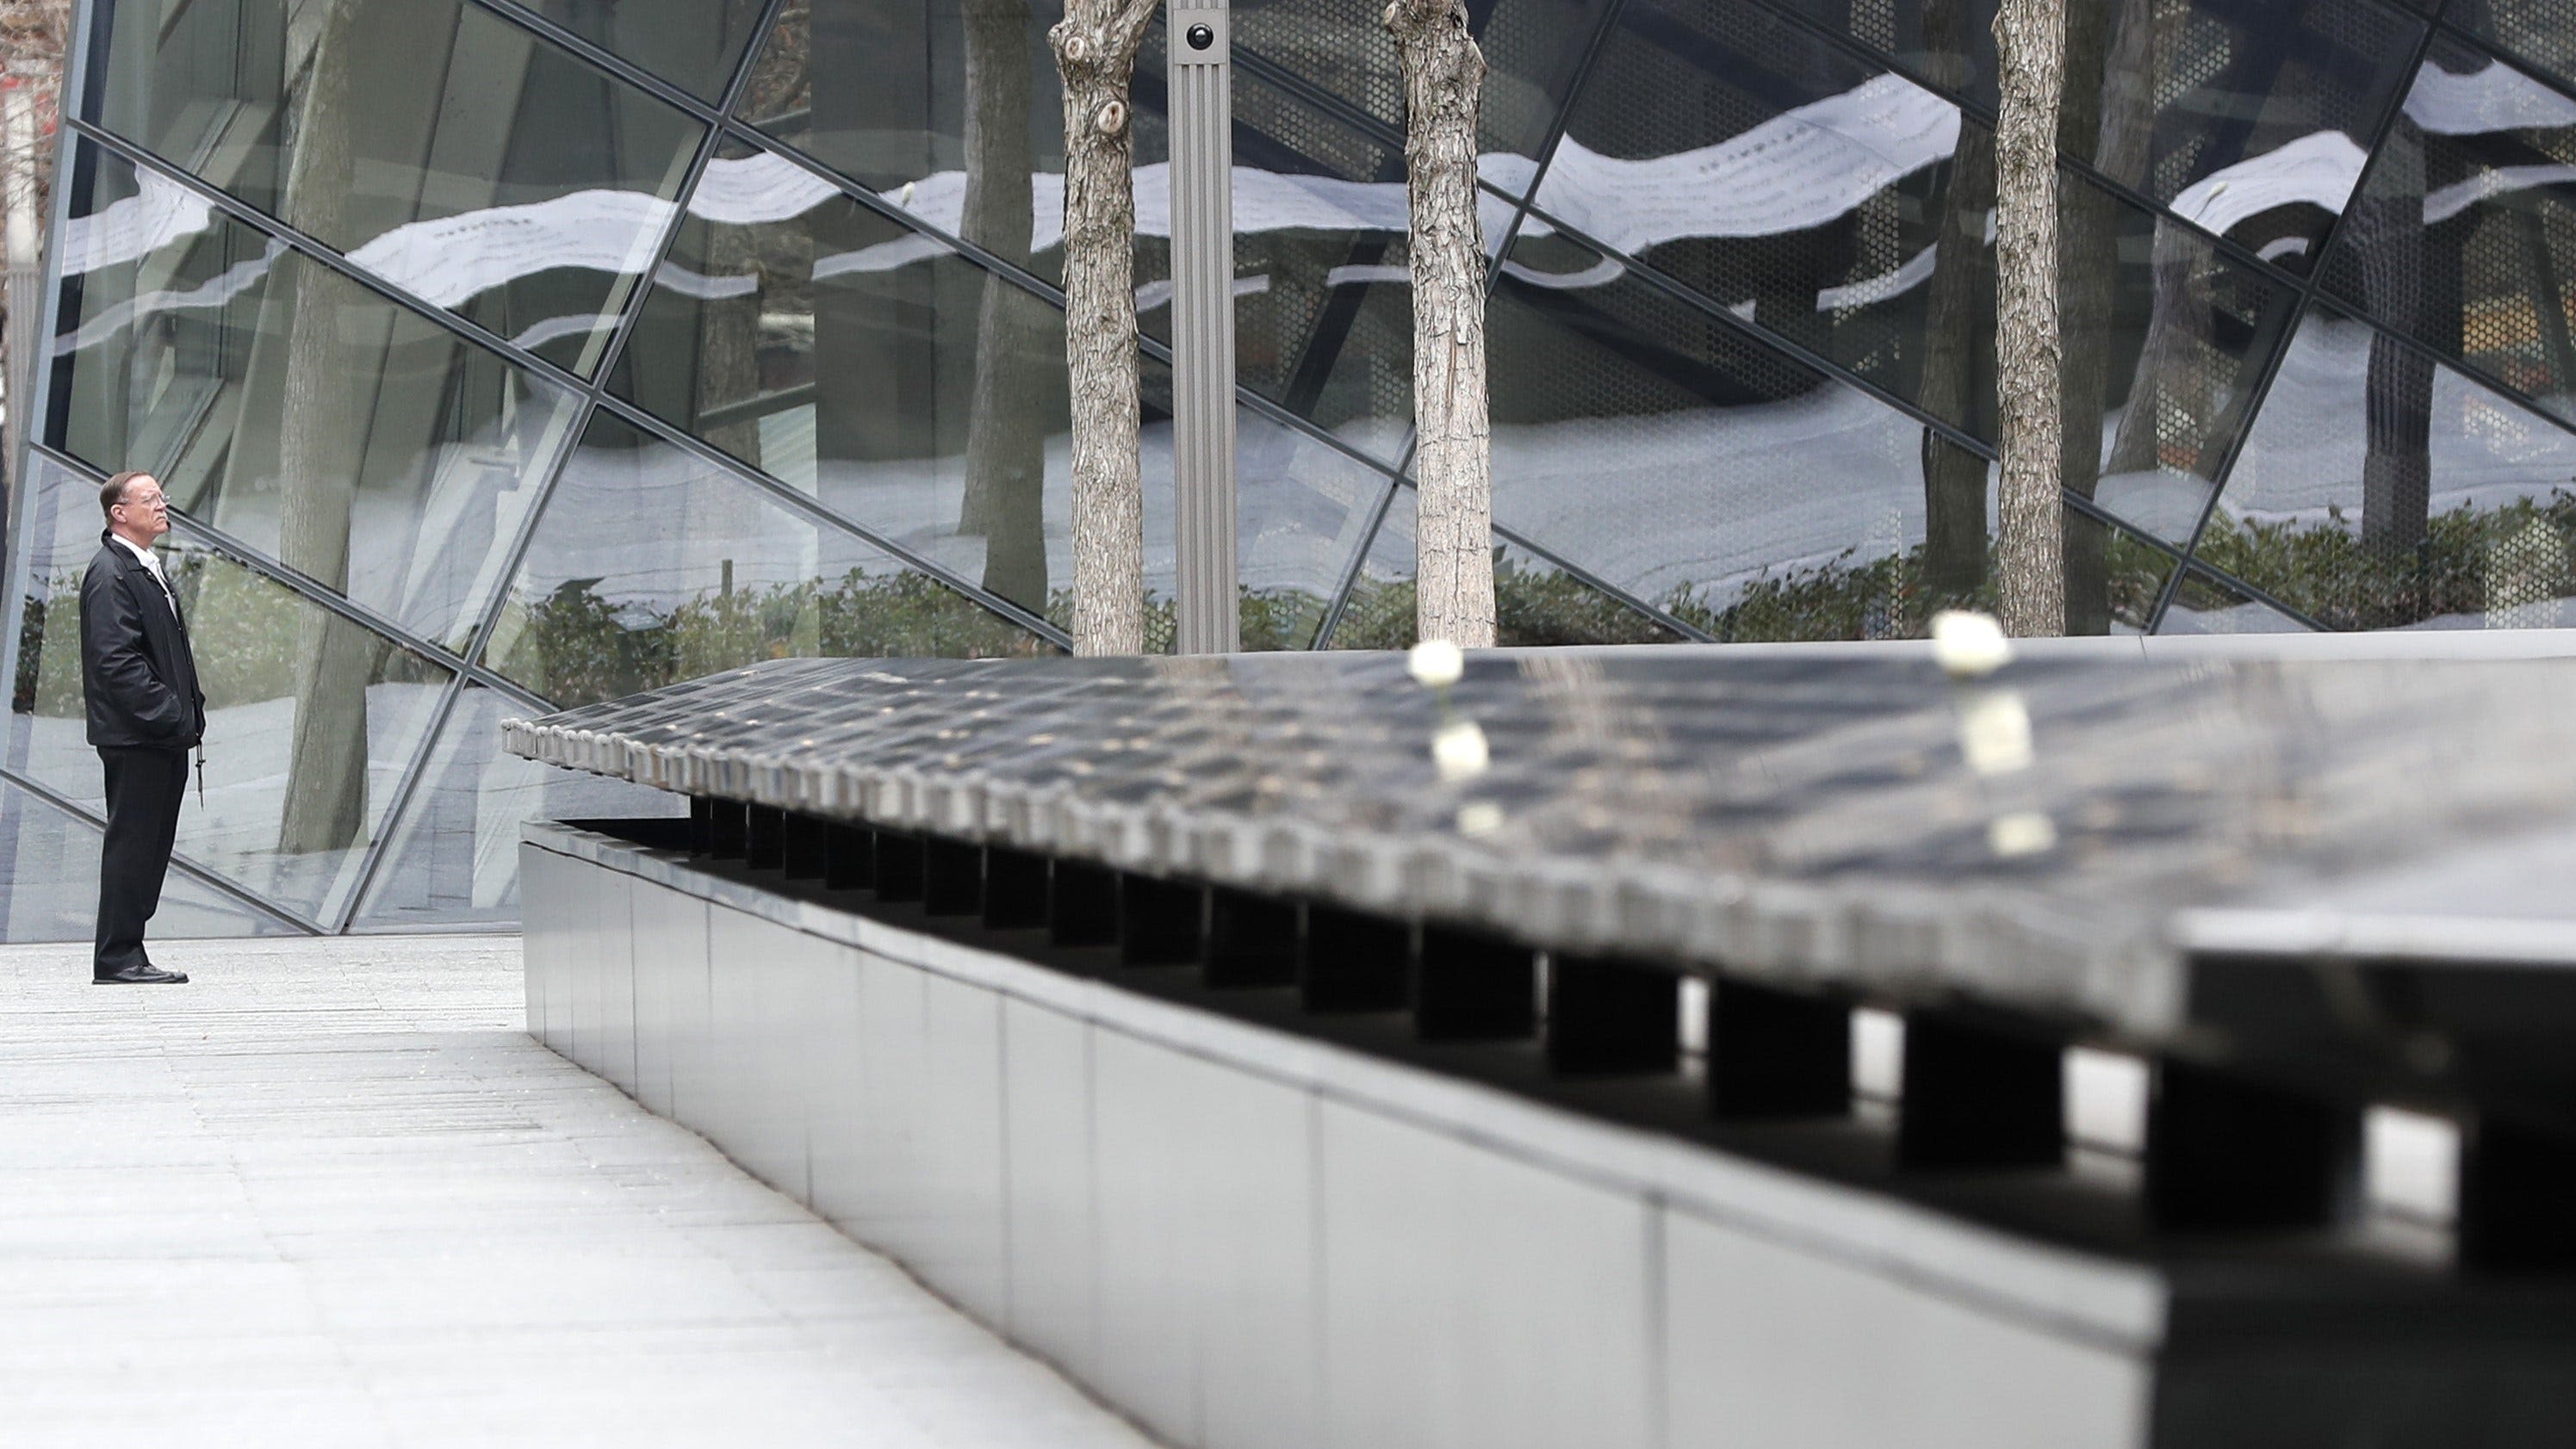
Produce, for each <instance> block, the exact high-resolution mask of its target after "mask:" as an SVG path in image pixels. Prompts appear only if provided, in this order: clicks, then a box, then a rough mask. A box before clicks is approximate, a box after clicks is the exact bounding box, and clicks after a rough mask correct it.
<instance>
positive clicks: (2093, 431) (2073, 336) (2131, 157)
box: [2058, 0, 2207, 634]
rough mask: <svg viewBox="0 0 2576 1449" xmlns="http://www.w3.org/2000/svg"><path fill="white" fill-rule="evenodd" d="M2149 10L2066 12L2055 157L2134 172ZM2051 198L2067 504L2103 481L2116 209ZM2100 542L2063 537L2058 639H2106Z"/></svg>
mask: <svg viewBox="0 0 2576 1449" xmlns="http://www.w3.org/2000/svg"><path fill="white" fill-rule="evenodd" d="M2152 9H2153V7H2152V6H2151V5H2150V4H2149V3H2148V0H2105V3H2102V4H2091V5H2076V6H2071V7H2069V8H2068V10H2067V12H2066V90H2065V94H2064V96H2063V97H2062V98H2061V99H2060V101H2059V111H2058V149H2059V150H2061V151H2063V152H2067V153H2069V154H2075V155H2080V154H2083V146H2084V142H2085V139H2086V138H2093V139H2094V140H2095V149H2094V152H2093V154H2094V157H2095V161H2096V164H2097V165H2099V166H2101V167H2102V169H2103V170H2105V171H2107V172H2109V173H2110V174H2112V175H2114V176H2130V175H2136V174H2139V173H2141V172H2142V171H2144V169H2145V168H2146V166H2147V164H2148V160H2149V152H2150V150H2151V148H2152V145H2153V142H2154V139H2155V119H2156V111H2155V95H2154V90H2153V76H2154V72H2153V70H2152V68H2151V67H2152V57H2151V56H2150V54H2149V51H2150V49H2151V47H2152V44H2153V41H2154V38H2155V21H2154V18H2153V15H2152V13H2151V12H2152ZM2058 195H2059V197H2060V201H2059V206H2058V257H2059V272H2060V275H2059V278H2058V309H2059V315H2060V316H2061V317H2062V318H2063V319H2064V324H2063V326H2062V328H2061V333H2062V335H2063V337H2064V339H2065V364H2064V366H2065V372H2064V377H2065V386H2064V391H2063V394H2062V398H2061V402H2060V408H2061V417H2062V418H2063V430H2064V434H2065V441H2064V443H2063V444H2062V446H2061V449H2060V451H2061V454H2062V457H2063V459H2064V462H2063V473H2062V478H2061V482H2062V484H2063V486H2064V487H2065V488H2066V490H2067V491H2068V492H2070V493H2073V494H2075V495H2076V496H2077V497H2079V498H2091V497H2093V496H2094V495H2095V493H2096V492H2097V490H2098V489H2099V488H2100V485H2101V480H2102V420H2103V413H2104V411H2105V410H2106V407H2107V403H2108V399H2109V395H2110V388H2111V378H2112V374H2111V365H2112V356H2111V351H2112V338H2113V336H2114V335H2115V323H2116V321H2117V317H2116V313H2117V309H2118V306H2119V301H2120V204H2119V202H2118V201H2117V200H2115V199H2114V198H2113V197H2112V195H2111V193H2109V192H2108V191H2105V190H2103V189H2102V188H2100V187H2098V186H2088V185H2084V184H2081V183H2075V184H2061V185H2060V187H2059V188H2058ZM2160 225H2161V224H2160ZM2203 315H2204V316H2206V315H2207V311H2206V307H2205V306H2204V308H2203ZM2106 537H2107V535H2106V534H2105V533H2104V532H2103V531H2102V530H2101V529H2098V528H2083V529H2069V530H2067V533H2066V632H2067V633H2069V634H2102V633H2107V632H2109V630H2110V627H2111V578H2110V565H2109V559H2108V557H2107V556H2106V555H2105V553H2104V541H2105V539H2106Z"/></svg>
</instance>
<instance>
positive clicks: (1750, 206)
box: [1507, 0, 2294, 539]
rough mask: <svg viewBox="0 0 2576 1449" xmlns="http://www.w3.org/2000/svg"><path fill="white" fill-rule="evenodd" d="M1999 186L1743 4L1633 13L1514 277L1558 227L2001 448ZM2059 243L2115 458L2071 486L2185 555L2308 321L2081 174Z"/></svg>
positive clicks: (2093, 391) (1917, 103) (1572, 131)
mask: <svg viewBox="0 0 2576 1449" xmlns="http://www.w3.org/2000/svg"><path fill="white" fill-rule="evenodd" d="M1675 97H1686V98H1687V103H1686V104H1684V103H1675V100H1674V98H1675ZM1993 175H1994V146H1993V139H1992V137H1991V135H1990V134H1989V133H1988V132H1987V130H1986V129H1985V128H1984V127H1983V126H1982V125H1980V124H1978V123H1976V122H1974V121H1970V120H1963V119H1962V118H1961V117H1960V114H1959V111H1958V108H1957V107H1956V106H1954V105H1953V104H1951V103H1950V102H1949V101H1947V100H1945V99H1942V98H1941V97H1939V96H1936V95H1934V94H1933V93H1932V92H1930V91H1927V90H1925V89H1923V88H1922V87H1920V86H1918V85H1916V84H1914V83H1913V82H1911V81H1908V80H1905V79H1903V78H1901V77H1898V76H1894V75H1889V74H1884V73H1873V72H1872V71H1871V70H1870V69H1869V68H1867V67H1866V66H1863V65H1860V64H1859V63H1857V62H1855V61H1854V60H1852V59H1851V58H1850V57H1849V56H1847V55H1846V54H1844V53H1843V52H1842V51H1840V50H1838V49H1835V48H1833V47H1831V46H1828V45H1826V44H1825V43H1823V42H1822V41H1819V40H1817V39H1816V38H1814V37H1813V36H1812V35H1810V34H1808V33H1806V32H1805V31H1803V30H1801V29H1799V28H1798V27H1796V26H1793V25H1791V24H1789V23H1787V22H1786V21H1783V20H1780V19H1778V18H1776V17H1773V16H1771V15H1770V14H1768V12H1765V11H1763V10H1760V9H1758V8H1756V7H1754V6H1752V5H1750V4H1749V3H1745V0H1705V3H1700V0H1635V3H1632V4H1631V5H1629V6H1628V7H1627V8H1626V9H1624V10H1623V11H1622V12H1621V18H1620V20H1619V23H1618V27H1617V28H1616V29H1615V30H1614V32H1613V33H1612V35H1611V38H1610V39H1609V40H1608V41H1607V42H1606V43H1605V45H1604V48H1603V51H1602V55H1601V59H1600V61H1599V63H1598V64H1597V65H1596V67H1595V68H1594V70H1593V72H1592V74H1591V76H1590V78H1589V79H1588V80H1587V81H1586V83H1585V87H1584V90H1583V92H1582V94H1581V95H1580V96H1578V97H1577V98H1576V102H1575V106H1574V109H1573V112H1572V115H1571V119H1570V120H1569V122H1568V126H1567V130H1566V140H1565V142H1564V144H1563V145H1561V146H1560V147H1559V148H1558V151H1557V156H1556V159H1555V161H1554V162H1553V163H1552V164H1551V165H1550V167H1549V169H1548V173H1547V177H1546V179H1545V181H1544V182H1543V183H1542V185H1541V187H1540V190H1539V204H1540V206H1541V207H1542V208H1544V211H1543V212H1533V213H1532V214H1531V215H1530V217H1529V218H1528V219H1527V220H1526V221H1525V222H1524V223H1523V224H1522V229H1521V233H1520V235H1521V238H1522V241H1523V243H1525V244H1529V257H1526V258H1525V257H1524V255H1523V252H1522V250H1521V248H1520V247H1519V246H1516V247H1515V250H1514V254H1513V255H1514V260H1515V261H1531V260H1532V259H1534V258H1536V257H1537V256H1539V255H1541V254H1543V252H1544V251H1545V250H1547V248H1544V247H1542V246H1540V245H1538V244H1539V243H1543V242H1544V241H1545V240H1546V239H1547V238H1549V237H1550V236H1551V235H1552V234H1553V232H1554V229H1555V226H1556V224H1557V223H1558V222H1562V223H1565V224H1566V225H1568V226H1570V227H1572V228H1573V229H1575V230H1577V231H1580V232H1582V233H1583V234H1585V235H1586V236H1589V237H1592V238H1595V239H1598V240H1600V241H1603V242H1606V243H1608V244H1609V247H1610V249H1611V251H1612V252H1613V253H1624V254H1626V255H1628V256H1633V257H1637V258H1639V259H1641V260H1644V261H1646V262H1649V263H1650V264H1652V265H1653V266H1654V267H1655V268H1656V269H1658V270H1659V271H1662V272H1664V273H1665V274H1667V275H1669V276H1672V277H1674V278H1676V279H1678V280H1680V281H1681V282H1683V283H1685V284H1687V285H1688V286H1690V287H1691V288H1693V289H1695V290H1696V291H1698V292H1699V293H1700V294H1701V295H1702V296H1704V297H1706V298H1708V299H1710V300H1712V301H1713V302H1715V303H1716V304H1717V305H1720V306H1723V307H1726V308H1728V309H1729V310H1731V311H1733V312H1735V313H1736V314H1737V315H1739V316H1741V317H1745V318H1748V319H1750V320H1752V321H1754V322H1756V323H1758V324H1759V325H1760V326H1762V327H1763V328H1764V329H1766V330H1768V331H1770V332H1773V333H1775V334H1777V335H1779V336H1781V337H1784V338H1787V339H1789V340H1790V341H1792V342H1795V343H1797V344H1799V345H1800V346H1802V347H1805V348H1808V349H1810V350H1812V351H1813V352H1815V353H1818V354H1820V355H1822V356H1824V357H1827V358H1830V359H1832V360H1833V361H1835V362H1836V363H1838V364H1840V365H1842V366H1843V367H1845V368H1848V369H1850V370H1851V371H1852V372H1854V373H1857V374H1858V375H1860V376H1861V377H1863V378H1866V379H1867V380H1869V381H1870V382H1872V383H1874V384H1876V385H1878V386H1880V387H1883V388H1885V389H1886V390H1888V391H1889V392H1891V393H1893V394H1895V395H1896V396H1898V397H1901V398H1904V399H1906V400H1908V401H1910V402H1912V403H1914V404H1915V405H1916V406H1918V407H1920V408H1922V409H1923V410H1924V411H1926V412H1928V413H1930V414H1932V415H1933V416H1935V417H1938V418H1940V419H1942V420H1944V421H1945V422H1949V423H1951V424H1953V425H1955V426H1957V427H1959V428H1961V429H1962V430H1964V431H1966V432H1967V433H1969V434H1970V435H1972V436H1975V437H1979V438H1982V439H1985V440H1987V441H1992V440H1993V439H1994V437H1995V424H1994V418H1993V406H1994V405H1993V397H1994V381H1993V373H1994V357H1993V333H1994V307H1995V302H1994V263H1993V252H1992V248H1991V245H1990V243H1989V241H1988V239H1987V236H1986V231H1987V223H1988V214H1989V213H1990V212H1991V210H1992V207H1993V195H1992V190H1993ZM2060 226H2061V235H2062V238H2063V248H2064V256H2065V261H2066V267H2065V273H2064V276H2063V280H2062V294H2061V295H2062V303H2063V306H2064V307H2065V310H2066V317H2067V325H2066V339H2067V348H2068V354H2067V357H2068V361H2067V374H2066V377H2067V386H2068V393H2069V401H2070V406H2069V408H2068V415H2067V420H2066V426H2067V430H2068V432H2069V434H2070V435H2071V436H2073V437H2076V438H2086V437H2089V436H2092V435H2093V434H2094V433H2096V432H2097V431H2098V432H2099V433H2100V435H2101V443H2100V452H2099V454H2098V456H2096V457H2092V458H2086V457H2082V456H2080V455H2073V456H2070V457H2069V458H2068V459H2067V484H2068V486H2069V487H2071V488H2073V489H2074V490H2075V491H2076V492H2077V493H2078V494H2079V495H2084V496H2092V497H2097V498H2099V499H2100V500H2101V501H2102V502H2103V503H2104V504H2105V505H2106V506H2109V507H2111V508H2112V509H2113V510H2114V511H2116V512H2119V513H2120V514H2121V515H2122V516H2123V517H2126V518H2130V519H2132V520H2134V521H2136V522H2138V523H2140V524H2143V525H2145V526H2147V527H2149V528H2150V529H2153V530H2155V531H2156V532H2158V533H2160V534H2162V535H2163V536H2165V537H2168V538H2174V539H2181V538H2187V537H2188V536H2189V534H2190V529H2191V526H2192V524H2193V523H2194V522H2195V521H2197V519H2198V517H2199V511H2200V504H2201V502H2202V500H2204V499H2205V498H2206V497H2207V494H2208V481H2207V480H2208V477H2209V476H2210V473H2211V471H2212V470H2213V469H2214V468H2215V467H2216V466H2217V463H2218V461H2219V459H2220V457H2221V456H2222V455H2223V453H2224V451H2225V448H2226V445H2227V443H2228V441H2229V440H2230V438H2231V437H2232V436H2233V433H2234V430H2235V428H2236V426H2237V425H2238V405H2239V402H2240V400H2241V399H2240V393H2241V389H2242V386H2243V384H2245V383H2247V382H2249V381H2250V380H2251V379H2252V378H2253V377H2254V376H2255V375H2256V374H2257V372H2258V371H2259V364H2260V363H2261V361H2262V358H2263V355H2264V353H2265V352H2266V351H2267V350H2268V349H2269V348H2270V347H2272V346H2275V345H2277V342H2278V336H2279V332H2280V329H2281V328H2282V326H2284V325H2285V324H2286V321H2287V318H2288V316H2289V311H2290V307H2291V304H2292V302H2293V300H2294V299H2293V296H2292V294H2291V293H2290V291H2289V290H2288V289H2287V288H2285V287H2281V286H2278V285H2275V284H2273V283H2271V282H2269V281H2267V280H2266V279H2264V278H2263V277H2262V276H2260V275H2259V274H2258V273H2256V272H2255V271H2254V270H2253V269H2251V268H2248V267H2243V266H2239V265H2236V264H2235V263H2233V262H2230V261H2228V260H2226V259H2225V258H2222V257H2221V256H2219V255H2218V254H2217V252H2216V250H2215V248H2214V247H2213V246H2212V245H2211V244H2210V242H2209V240H2208V239H2207V238H2206V237H2204V236H2202V235H2201V234H2199V233H2198V232H2195V231H2193V230H2192V229H2190V228H2188V227H2184V226H2181V225H2179V224H2176V223H2174V222H2173V221H2171V220H2170V219H2166V218H2160V217H2156V216H2152V215H2150V214H2149V213H2147V212H2146V211H2144V210H2142V209H2141V208H2138V207H2135V206H2131V205H2129V204H2127V203H2125V202H2122V201H2120V200H2118V199H2117V198H2115V197H2114V196H2112V195H2111V194H2110V193H2109V192H2107V191H2104V190H2103V189H2101V188H2100V187H2098V186H2095V185H2092V184H2091V183H2089V182H2086V181H2084V180H2082V179H2080V178H2078V177H2075V176H2073V175H2071V174H2070V175H2068V176H2066V177H2064V178H2062V190H2061V216H2060ZM1578 259H1580V260H1586V261H1587V264H1588V262H1589V261H1590V260H1597V259H1596V258H1594V254H1592V253H1590V252H1587V251H1582V250H1581V249H1580V248H1577V249H1576V251H1575V253H1574V254H1573V255H1571V256H1569V258H1568V259H1567V260H1565V261H1556V262H1548V263H1545V264H1543V265H1544V269H1545V270H1547V271H1550V272H1554V273H1558V274H1564V273H1568V272H1571V271H1573V270H1574V269H1575V268H1574V265H1573V263H1574V261H1575V260H1578ZM1532 264H1533V265H1540V264H1538V263H1536V262H1535V261H1532ZM1507 270H1508V268H1507ZM2084 451H2090V450H2084Z"/></svg>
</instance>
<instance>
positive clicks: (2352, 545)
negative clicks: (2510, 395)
mask: <svg viewBox="0 0 2576 1449" xmlns="http://www.w3.org/2000/svg"><path fill="white" fill-rule="evenodd" d="M2571 543H2576V433H2571V432H2569V431H2568V430H2567V429H2566V427H2565V426H2563V425H2561V424H2558V423H2555V422H2552V421H2550V420H2549V419H2547V418H2545V417H2543V416H2541V415H2538V414H2536V413H2534V412H2533V411H2532V410H2531V409H2530V408H2529V407H2528V406H2526V405H2523V404H2520V403H2516V402H2510V401H2507V400H2506V399H2505V398H2504V397H2502V396H2500V395H2498V394H2497V393H2495V392H2492V391H2490V390H2489V389H2487V388H2486V387H2484V386H2482V385H2480V384H2479V383H2477V382H2474V381H2472V380H2471V379H2470V378H2469V377H2467V376H2466V375H2464V374H2462V373H2460V372H2459V371H2457V370H2455V369H2453V368H2450V367H2446V366H2442V365H2440V364H2437V363H2435V362H2434V361H2433V360H2432V359H2430V358H2429V357H2427V356H2425V355H2424V354H2423V353H2422V352H2420V351H2418V350H2416V349H2414V348H2410V347H2407V346H2405V345H2403V344H2401V343H2399V342H2398V341H2396V340H2395V339H2394V338H2391V337H2388V336H2386V335H2385V334H2383V333H2381V332H2380V331H2379V330H2378V329H2376V328H2373V327H2371V326H2369V325H2368V324H2366V323H2363V322H2359V321H2356V320H2354V319H2352V318H2350V317H2346V316H2344V315H2341V314H2339V313H2336V312H2334V311H2332V310H2330V309H2328V308H2325V307H2323V306H2319V307H2317V308H2315V309H2313V310H2311V311H2310V312H2309V314H2308V317H2307V320H2306V321H2304V322H2303V323H2301V324H2300V327H2299V335H2298V338H2297V340H2296V341H2295V342H2294V343H2293V344H2292V346H2291V348H2290V351H2289V354H2288V355H2287V356H2286V357H2284V358H2283V359H2282V360H2281V370H2280V374H2279V376H2278V377H2276V378H2275V379H2274V380H2273V382H2272V391H2271V394H2270V396H2269V397H2268V398H2266V399H2265V401H2264V404H2263V414H2262V416H2261V417H2260V418H2259V419H2257V420H2256V422H2255V425H2254V431H2253V433H2252V434H2251V435H2250V436H2249V437H2248V438H2247V439H2246V440H2245V451H2244V452H2243V454H2242V455H2240V456H2239V457H2238V458H2237V460H2236V469H2235V471H2234V472H2233V473H2231V474H2230V475H2229V476H2228V480H2227V489H2226V491H2225V492H2223V493H2221V494H2220V495H2219V497H2218V509H2217V511H2216V512H2215V513H2214V514H2213V515H2211V517H2210V520H2209V527H2208V529H2207V530H2206V531H2205V532H2204V533H2203V534H2202V535H2201V540H2200V547H2199V549H2198V550H2197V554H2196V556H2197V557H2198V558H2200V559H2201V560H2203V561H2205V562H2207V563H2209V564H2212V565H2214V566H2216V567H2218V568H2221V569H2224V570H2226V571H2227V572H2228V573H2230V574H2232V575H2234V576H2235V577H2237V578H2240V579H2243V580H2245V581H2246V582H2247V583H2250V584H2253V585H2254V586H2256V587H2258V588H2260V589H2262V590H2263V591H2265V592H2266V593H2269V594H2271V595H2272V596H2273V597H2274V598H2277V599H2280V600H2281V601H2282V602H2284V603H2286V604H2288V605H2290V606H2291V607H2293V608H2295V609H2298V610H2300V611H2301V612H2303V613H2305V614H2307V615H2309V616H2310V617H2312V618H2314V619H2316V620H2318V621H2319V622H2320V623H2323V624H2325V625H2326V626H2328V627H2329V628H2335V629H2386V628H2402V627H2409V626H2423V627H2429V628H2466V629H2475V628H2528V627H2533V626H2537V625H2542V624H2551V625H2554V624H2560V623H2571V622H2576V603H2571V598H2570V596H2571V595H2576V574H2571V572H2570V569H2569V552H2568V550H2569V545H2570V544H2571Z"/></svg>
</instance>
